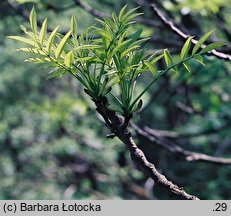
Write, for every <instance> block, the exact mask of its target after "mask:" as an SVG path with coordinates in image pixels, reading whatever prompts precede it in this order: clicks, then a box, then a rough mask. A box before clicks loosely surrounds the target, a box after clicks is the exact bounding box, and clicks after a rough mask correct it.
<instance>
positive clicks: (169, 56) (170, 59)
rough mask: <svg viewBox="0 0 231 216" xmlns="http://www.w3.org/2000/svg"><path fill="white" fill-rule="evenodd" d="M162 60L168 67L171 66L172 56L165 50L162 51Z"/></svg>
mask: <svg viewBox="0 0 231 216" xmlns="http://www.w3.org/2000/svg"><path fill="white" fill-rule="evenodd" d="M164 60H165V62H166V65H167V66H168V67H169V66H170V65H171V64H172V56H171V54H170V52H169V51H168V50H167V49H164Z"/></svg>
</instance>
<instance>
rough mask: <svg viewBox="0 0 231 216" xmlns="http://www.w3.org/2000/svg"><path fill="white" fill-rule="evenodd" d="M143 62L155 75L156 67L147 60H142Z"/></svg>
mask: <svg viewBox="0 0 231 216" xmlns="http://www.w3.org/2000/svg"><path fill="white" fill-rule="evenodd" d="M144 64H145V65H146V66H147V67H148V69H149V70H150V71H151V72H152V74H153V75H157V69H156V68H155V67H154V66H153V65H152V64H151V63H150V62H148V61H146V60H145V61H144Z"/></svg>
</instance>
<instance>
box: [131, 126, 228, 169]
mask: <svg viewBox="0 0 231 216" xmlns="http://www.w3.org/2000/svg"><path fill="white" fill-rule="evenodd" d="M132 126H133V128H134V129H135V130H136V132H137V133H138V134H139V135H141V136H143V137H144V138H145V139H147V140H149V141H151V142H152V143H154V144H156V145H158V146H160V147H162V148H164V149H166V150H167V151H169V152H171V153H172V154H174V155H175V156H178V157H180V158H183V159H184V160H186V161H203V162H207V163H214V164H218V165H231V159H226V158H223V157H213V156H209V155H206V154H202V153H197V152H193V151H188V150H185V149H183V148H182V147H180V146H178V145H177V144H175V143H173V142H172V141H169V140H167V139H165V138H164V137H162V138H160V136H155V135H154V134H151V133H150V131H147V130H143V129H141V128H140V127H138V126H137V125H135V124H133V125H132Z"/></svg>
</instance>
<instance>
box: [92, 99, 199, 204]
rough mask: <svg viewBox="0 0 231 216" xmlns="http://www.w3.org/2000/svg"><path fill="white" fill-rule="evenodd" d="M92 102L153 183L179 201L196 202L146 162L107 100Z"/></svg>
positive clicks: (191, 196) (194, 198)
mask: <svg viewBox="0 0 231 216" xmlns="http://www.w3.org/2000/svg"><path fill="white" fill-rule="evenodd" d="M94 102H95V105H96V111H97V112H98V113H99V114H100V115H101V116H102V117H103V118H104V120H105V122H106V123H107V126H108V127H109V128H110V130H111V132H112V133H114V134H115V135H116V136H117V137H118V138H119V139H120V140H121V141H122V142H123V143H124V144H125V145H126V146H127V148H128V150H129V152H130V154H131V157H132V159H133V161H134V162H135V163H136V164H137V165H139V166H140V167H141V168H142V169H143V170H144V172H145V173H146V174H147V175H148V176H149V177H151V178H152V179H153V180H154V181H155V183H157V184H158V185H159V186H160V187H162V188H164V189H165V190H167V191H170V192H171V193H173V194H175V195H177V196H179V197H180V198H181V199H188V200H198V198H197V197H196V196H193V195H190V194H188V193H186V192H185V191H184V190H183V189H182V188H180V187H178V186H177V185H175V184H173V183H172V182H171V181H169V180H168V179H167V178H166V177H165V176H164V175H162V174H161V173H159V172H158V171H157V169H156V167H155V166H154V164H152V163H150V162H149V161H148V160H147V158H146V157H145V155H144V153H143V151H142V150H140V149H139V148H138V147H137V145H136V144H135V142H134V140H133V138H132V136H131V133H130V132H129V131H128V130H127V128H124V127H123V120H122V119H121V118H120V117H118V116H117V115H116V113H115V112H114V111H111V110H109V109H108V108H107V105H108V102H107V98H105V97H104V98H102V100H100V101H94Z"/></svg>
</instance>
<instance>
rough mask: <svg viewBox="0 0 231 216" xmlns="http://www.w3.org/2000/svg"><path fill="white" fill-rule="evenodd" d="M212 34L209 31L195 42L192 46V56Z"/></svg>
mask: <svg viewBox="0 0 231 216" xmlns="http://www.w3.org/2000/svg"><path fill="white" fill-rule="evenodd" d="M213 32H214V30H213V31H210V32H208V33H206V34H205V35H204V36H202V38H201V39H200V40H199V41H198V42H197V44H196V45H195V46H194V48H193V50H192V55H194V54H196V52H197V51H198V50H199V49H200V47H201V45H202V44H203V43H204V42H205V41H206V40H207V39H208V38H209V36H210V35H211V34H212V33H213Z"/></svg>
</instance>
